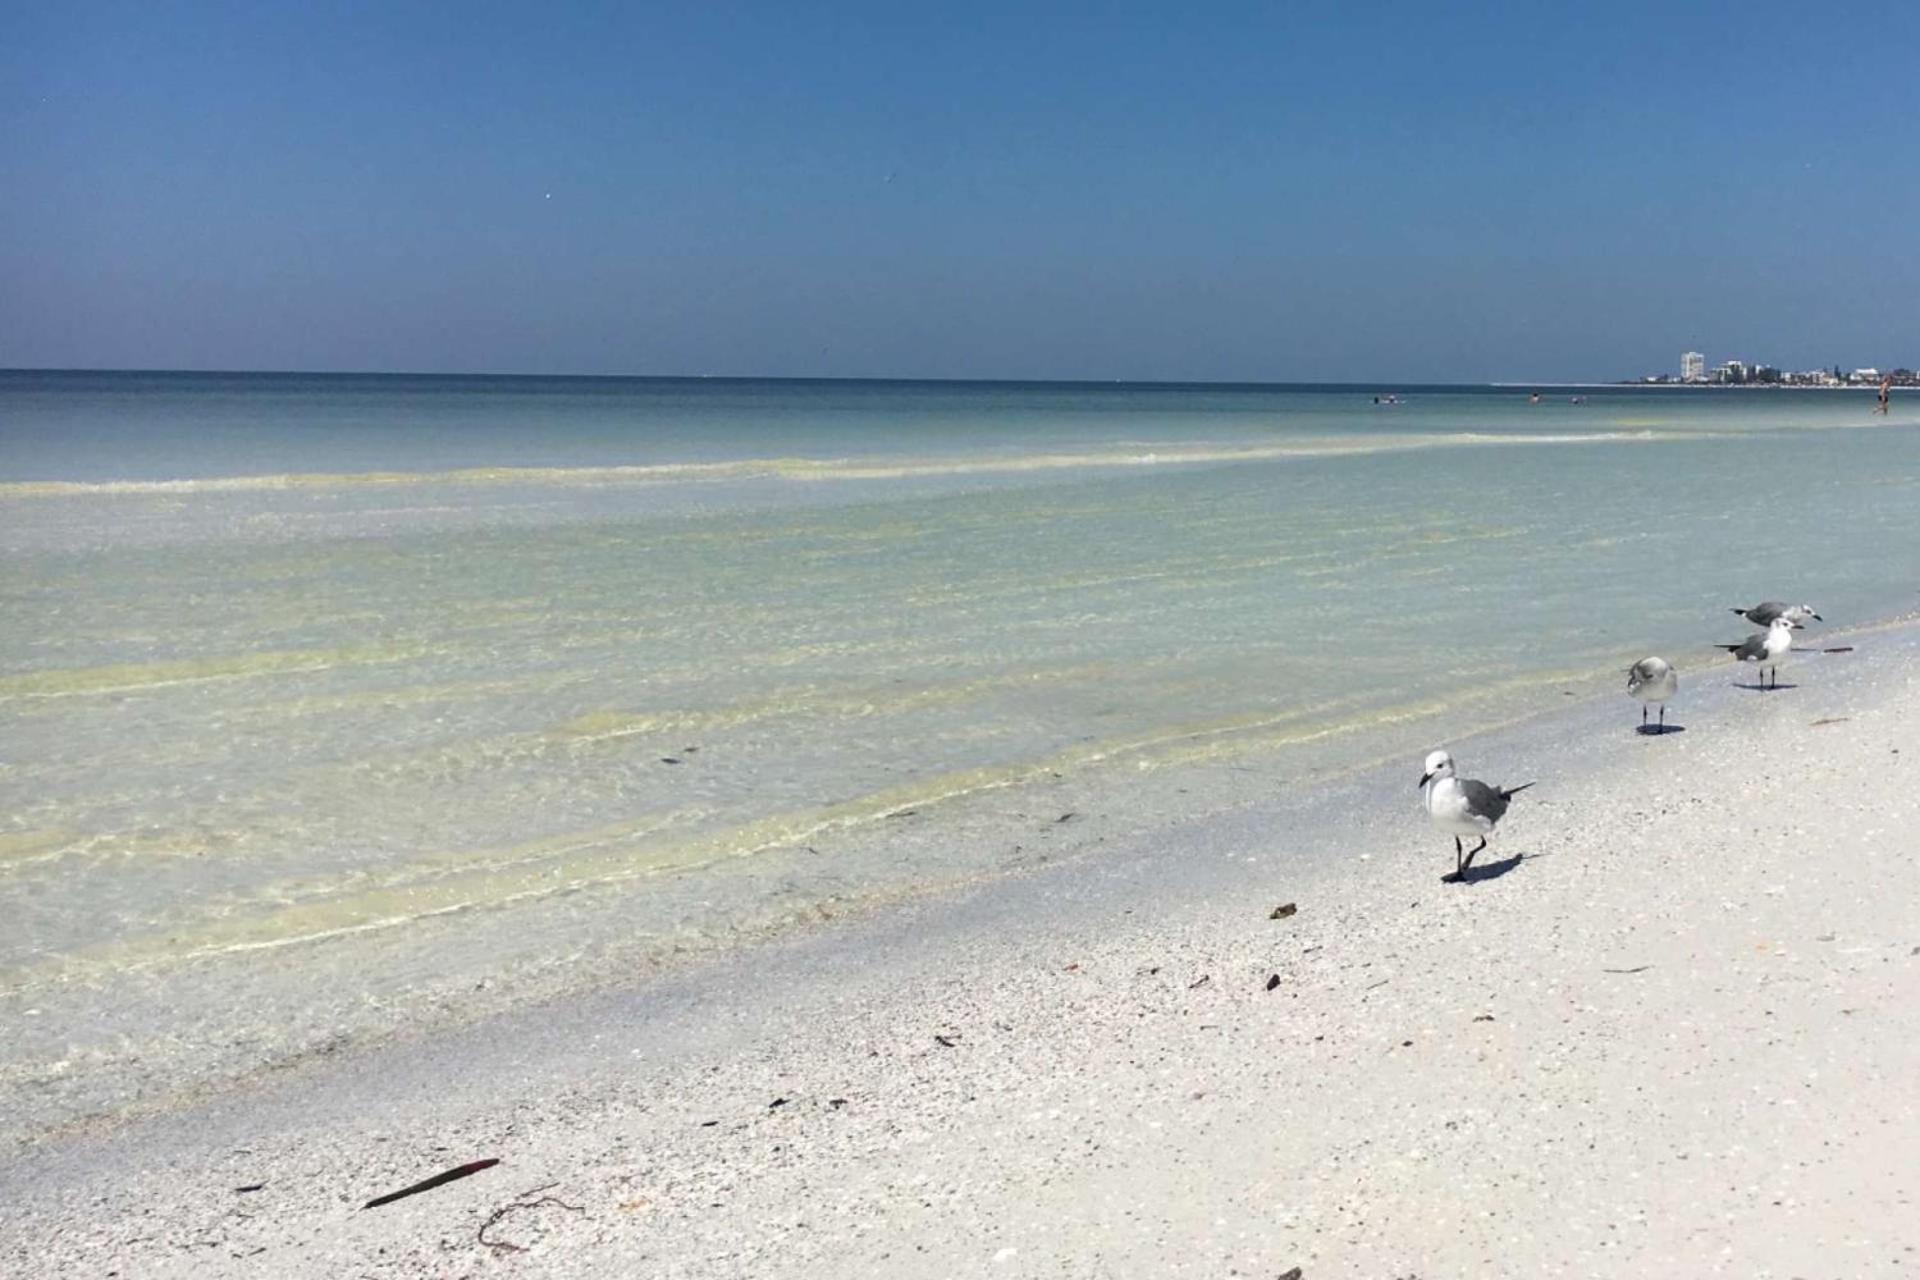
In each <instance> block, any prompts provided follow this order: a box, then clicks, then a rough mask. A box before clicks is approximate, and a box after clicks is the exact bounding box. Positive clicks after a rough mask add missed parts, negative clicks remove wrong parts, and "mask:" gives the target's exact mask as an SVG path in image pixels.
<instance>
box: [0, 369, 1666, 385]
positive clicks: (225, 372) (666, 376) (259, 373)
mask: <svg viewBox="0 0 1920 1280" xmlns="http://www.w3.org/2000/svg"><path fill="white" fill-rule="evenodd" d="M33 373H53V374H88V373H91V374H134V375H145V374H201V375H206V376H213V377H261V378H273V377H298V378H476V379H479V378H493V379H502V380H505V379H516V380H524V381H532V380H547V381H581V382H593V381H600V382H812V383H884V384H899V383H935V384H951V385H962V386H964V385H980V386H1072V387H1103V386H1131V387H1342V388H1346V387H1361V388H1365V387H1382V388H1392V387H1458V388H1467V387H1500V388H1516V387H1543V388H1544V387H1634V386H1657V385H1660V384H1650V383H1642V382H1640V381H1638V380H1625V379H1622V380H1617V381H1593V380H1587V381H1576V382H1561V381H1554V380H1524V379H1523V380H1514V379H1488V380H1482V381H1462V382H1449V381H1427V380H1412V381H1408V380H1394V379H1379V380H1366V381H1355V380H1351V379H1327V380H1313V379H1258V378H1087V377H1037V378H1015V377H984V376H983V377H952V376H946V377H915V376H911V375H895V374H762V373H525V372H488V373H475V372H472V371H468V370H460V371H454V370H442V369H217V368H200V367H191V368H161V367H116V366H106V365H47V366H32V365H0V375H5V374H33ZM1672 385H1681V384H1677V383H1676V384H1672Z"/></svg>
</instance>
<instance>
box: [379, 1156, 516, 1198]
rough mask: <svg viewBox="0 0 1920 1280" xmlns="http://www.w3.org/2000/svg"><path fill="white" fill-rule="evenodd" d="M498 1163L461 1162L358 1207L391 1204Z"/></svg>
mask: <svg viewBox="0 0 1920 1280" xmlns="http://www.w3.org/2000/svg"><path fill="white" fill-rule="evenodd" d="M499 1163H500V1162H499V1161H498V1160H475V1161H473V1162H472V1163H471V1164H463V1165H460V1166H459V1167H458V1168H454V1169H448V1170H447V1171H446V1172H445V1173H436V1174H434V1175H433V1176H432V1177H431V1178H428V1179H427V1180H426V1181H425V1182H416V1183H414V1184H413V1185H412V1186H410V1187H402V1188H400V1189H399V1190H398V1191H389V1192H388V1193H387V1194H386V1195H384V1196H376V1197H375V1198H374V1199H372V1200H369V1201H367V1202H366V1203H365V1204H363V1205H361V1206H360V1207H361V1208H362V1209H378V1208H379V1207H380V1206H381V1205H383V1204H392V1203H393V1202H394V1201H395V1200H404V1199H406V1198H407V1197H408V1196H417V1195H419V1194H420V1193H421V1192H422V1191H431V1190H433V1189H434V1188H435V1187H438V1186H444V1185H445V1184H447V1183H449V1182H458V1181H459V1180H460V1179H461V1178H466V1177H471V1176H472V1175H473V1174H476V1173H478V1172H480V1171H481V1170H482V1169H491V1168H493V1166H495V1165H497V1164H499Z"/></svg>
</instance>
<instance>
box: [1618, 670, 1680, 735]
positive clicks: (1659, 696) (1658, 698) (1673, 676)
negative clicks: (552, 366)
mask: <svg viewBox="0 0 1920 1280" xmlns="http://www.w3.org/2000/svg"><path fill="white" fill-rule="evenodd" d="M1679 688H1680V673H1679V672H1677V671H1675V670H1674V669H1673V664H1672V663H1671V662H1668V661H1667V660H1666V659H1665V658H1642V659H1640V661H1638V662H1636V663H1634V664H1633V665H1632V666H1630V667H1628V668H1627V696H1628V697H1630V698H1638V699H1640V727H1641V728H1642V729H1645V728H1646V727H1647V704H1648V703H1649V702H1657V703H1659V704H1660V728H1659V729H1658V730H1657V732H1659V733H1665V732H1666V731H1667V699H1668V698H1671V697H1672V696H1673V695H1674V694H1675V693H1676V692H1677V691H1678V690H1679Z"/></svg>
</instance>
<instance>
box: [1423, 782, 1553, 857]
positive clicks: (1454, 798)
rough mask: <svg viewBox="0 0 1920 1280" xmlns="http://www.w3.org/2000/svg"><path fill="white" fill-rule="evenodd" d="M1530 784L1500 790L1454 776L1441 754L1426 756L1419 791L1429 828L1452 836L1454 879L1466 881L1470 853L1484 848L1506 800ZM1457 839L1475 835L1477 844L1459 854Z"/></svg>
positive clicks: (1471, 854)
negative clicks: (1471, 850) (1430, 824)
mask: <svg viewBox="0 0 1920 1280" xmlns="http://www.w3.org/2000/svg"><path fill="white" fill-rule="evenodd" d="M1532 785H1533V784H1532V783H1531V782H1523V783H1521V784H1520V785H1519V786H1517V787H1508V788H1506V789H1505V790H1501V789H1500V788H1499V787H1490V786H1488V785H1487V784H1486V783H1484V782H1476V781H1474V780H1473V779H1471V778H1467V779H1460V778H1456V777H1454V776H1453V757H1452V756H1450V755H1448V754H1447V753H1446V752H1444V751H1436V752H1434V753H1433V754H1431V755H1429V756H1428V757H1427V771H1426V772H1425V773H1423V774H1421V775H1420V788H1421V790H1422V791H1423V792H1424V793H1425V796H1424V799H1425V800H1426V804H1427V816H1428V817H1429V818H1432V819H1433V825H1434V826H1436V827H1438V828H1440V829H1441V830H1442V831H1445V832H1447V833H1448V834H1449V835H1451V836H1452V837H1453V878H1454V879H1455V880H1464V879H1465V878H1466V872H1467V868H1468V867H1470V866H1472V865H1473V857H1474V854H1477V853H1479V852H1480V851H1481V850H1482V849H1484V848H1486V847H1487V837H1488V836H1490V835H1492V834H1493V828H1494V826H1495V824H1497V823H1498V822H1499V821H1500V818H1501V815H1502V814H1504V813H1506V811H1507V801H1509V800H1511V799H1513V798H1514V797H1515V796H1517V795H1519V794H1520V793H1521V792H1522V791H1525V790H1526V789H1527V788H1528V787H1530V786H1532ZM1461 836H1479V837H1480V843H1479V844H1477V845H1475V846H1474V847H1473V852H1472V853H1462V851H1461V850H1462V845H1461V843H1460V837H1461Z"/></svg>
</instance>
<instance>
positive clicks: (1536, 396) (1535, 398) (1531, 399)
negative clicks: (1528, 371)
mask: <svg viewBox="0 0 1920 1280" xmlns="http://www.w3.org/2000/svg"><path fill="white" fill-rule="evenodd" d="M1527 403H1528V404H1539V403H1540V393H1539V392H1538V391H1536V392H1534V393H1533V394H1532V395H1530V396H1528V397H1527Z"/></svg>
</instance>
